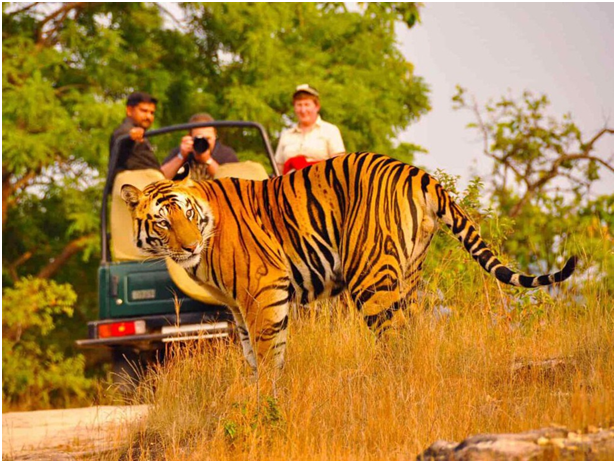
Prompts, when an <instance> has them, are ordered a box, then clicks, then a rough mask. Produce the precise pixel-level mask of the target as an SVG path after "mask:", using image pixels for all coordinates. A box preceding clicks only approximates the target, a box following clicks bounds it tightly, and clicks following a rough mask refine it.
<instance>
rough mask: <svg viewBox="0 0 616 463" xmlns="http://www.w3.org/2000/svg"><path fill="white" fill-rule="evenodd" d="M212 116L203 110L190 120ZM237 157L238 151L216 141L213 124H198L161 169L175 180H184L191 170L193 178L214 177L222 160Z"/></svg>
mask: <svg viewBox="0 0 616 463" xmlns="http://www.w3.org/2000/svg"><path fill="white" fill-rule="evenodd" d="M213 120H214V119H213V118H212V116H210V115H209V114H206V113H200V114H195V115H194V116H192V117H191V118H190V120H189V121H188V122H189V123H193V122H211V121H213ZM238 161H239V160H238V158H237V155H236V154H235V151H233V150H232V149H231V148H229V147H228V146H225V145H223V144H222V143H218V142H217V133H216V129H215V128H214V127H198V128H195V129H192V130H191V131H190V133H189V134H188V135H185V136H184V137H182V141H181V142H180V146H179V147H178V148H174V149H173V150H171V153H170V154H169V156H168V157H167V158H166V159H165V160H164V161H163V165H162V167H161V170H162V171H163V173H164V174H165V177H167V178H173V179H174V180H181V179H183V178H185V177H186V176H187V175H189V174H190V178H191V179H193V180H211V179H212V178H214V176H215V174H216V171H217V170H218V166H219V165H220V164H226V163H228V162H238Z"/></svg>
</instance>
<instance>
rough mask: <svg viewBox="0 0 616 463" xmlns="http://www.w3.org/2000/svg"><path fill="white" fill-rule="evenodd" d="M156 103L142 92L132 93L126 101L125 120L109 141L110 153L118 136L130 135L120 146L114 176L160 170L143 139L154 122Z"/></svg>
mask: <svg viewBox="0 0 616 463" xmlns="http://www.w3.org/2000/svg"><path fill="white" fill-rule="evenodd" d="M157 102H158V101H157V100H156V98H154V97H152V96H151V95H148V94H147V93H144V92H135V93H132V94H131V95H129V97H128V99H127V100H126V118H125V119H124V121H123V122H122V125H120V126H119V127H118V128H117V129H116V130H115V131H114V132H113V135H112V136H111V140H110V141H109V151H110V152H111V149H112V148H113V145H114V143H115V141H116V140H117V139H118V137H119V136H121V135H126V134H129V135H130V138H128V139H126V140H124V142H123V143H122V144H121V146H120V151H119V156H118V162H117V164H116V168H115V173H114V176H115V174H117V173H118V172H121V171H123V170H141V169H156V170H160V164H159V162H158V160H157V159H156V156H154V148H153V147H152V145H151V144H150V141H149V140H148V139H147V138H145V137H144V134H145V131H146V129H149V128H150V126H151V125H152V123H153V122H154V113H155V112H156V103H157Z"/></svg>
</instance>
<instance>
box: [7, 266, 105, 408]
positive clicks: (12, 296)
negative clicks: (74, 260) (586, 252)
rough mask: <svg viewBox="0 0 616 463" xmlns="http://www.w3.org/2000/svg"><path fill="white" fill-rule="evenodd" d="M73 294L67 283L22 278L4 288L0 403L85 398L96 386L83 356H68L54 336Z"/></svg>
mask: <svg viewBox="0 0 616 463" xmlns="http://www.w3.org/2000/svg"><path fill="white" fill-rule="evenodd" d="M76 300H77V295H76V294H75V292H74V291H73V288H72V287H71V286H70V285H68V284H58V283H56V282H54V281H52V280H43V279H38V278H33V277H28V278H22V279H20V280H18V281H17V283H16V284H15V286H14V287H12V288H5V289H3V292H2V307H3V310H2V368H3V369H2V404H3V405H2V407H3V410H4V409H5V408H9V409H10V408H18V409H24V408H49V407H62V406H67V405H68V404H69V403H70V404H75V403H76V402H77V403H80V402H85V399H86V398H87V396H88V394H89V393H90V392H91V391H92V389H93V387H94V385H93V383H92V381H91V380H89V379H87V378H86V377H85V376H84V366H85V359H84V357H83V356H82V355H77V356H74V357H67V356H66V355H65V353H64V352H62V351H60V349H59V348H58V345H57V342H56V340H55V337H54V333H55V331H54V330H55V327H56V324H57V323H58V321H59V320H60V319H61V318H63V317H72V315H73V305H74V304H75V301H76Z"/></svg>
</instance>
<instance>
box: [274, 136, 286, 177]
mask: <svg viewBox="0 0 616 463" xmlns="http://www.w3.org/2000/svg"><path fill="white" fill-rule="evenodd" d="M285 133H286V131H284V132H282V133H281V134H280V140H278V146H277V147H276V154H274V161H275V162H276V166H277V167H278V172H279V173H280V174H279V175H282V173H283V169H284V154H283V153H284V139H285Z"/></svg>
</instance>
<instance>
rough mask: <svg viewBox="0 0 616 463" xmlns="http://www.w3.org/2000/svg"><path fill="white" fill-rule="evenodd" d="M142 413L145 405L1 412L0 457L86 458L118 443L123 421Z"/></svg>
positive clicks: (124, 427)
mask: <svg viewBox="0 0 616 463" xmlns="http://www.w3.org/2000/svg"><path fill="white" fill-rule="evenodd" d="M146 413H147V405H137V406H100V407H88V408H72V409H65V410H40V411H34V412H15V413H3V414H2V459H3V460H46V461H49V460H73V459H81V458H87V456H88V455H93V454H95V453H98V452H100V451H102V450H105V449H109V448H110V447H111V446H112V445H113V444H116V445H117V444H118V443H120V442H122V441H123V435H125V434H126V432H125V431H126V425H127V423H129V422H131V421H133V420H137V419H139V418H141V417H143V416H144V415H145V414H146Z"/></svg>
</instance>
